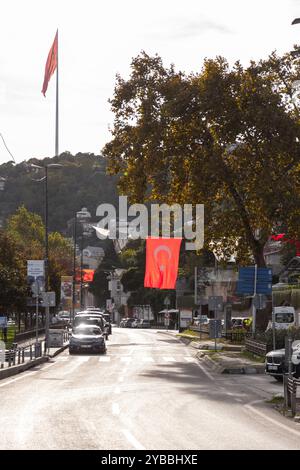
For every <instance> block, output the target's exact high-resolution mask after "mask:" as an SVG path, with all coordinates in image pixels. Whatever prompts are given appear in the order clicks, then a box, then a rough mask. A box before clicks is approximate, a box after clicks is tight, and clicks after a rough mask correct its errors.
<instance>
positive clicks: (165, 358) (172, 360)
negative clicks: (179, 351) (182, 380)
mask: <svg viewBox="0 0 300 470" xmlns="http://www.w3.org/2000/svg"><path fill="white" fill-rule="evenodd" d="M163 360H164V361H165V362H175V359H174V357H171V356H164V357H163Z"/></svg>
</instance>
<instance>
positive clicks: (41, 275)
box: [27, 259, 45, 293]
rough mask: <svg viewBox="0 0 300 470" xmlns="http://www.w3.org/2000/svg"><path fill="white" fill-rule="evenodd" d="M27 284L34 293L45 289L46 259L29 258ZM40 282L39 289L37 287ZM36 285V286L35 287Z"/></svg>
mask: <svg viewBox="0 0 300 470" xmlns="http://www.w3.org/2000/svg"><path fill="white" fill-rule="evenodd" d="M27 284H28V286H29V287H30V289H31V291H32V292H33V293H36V290H38V291H39V292H42V291H44V290H45V261H44V260H39V259H34V260H27ZM37 284H38V289H37ZM35 286H36V287H35Z"/></svg>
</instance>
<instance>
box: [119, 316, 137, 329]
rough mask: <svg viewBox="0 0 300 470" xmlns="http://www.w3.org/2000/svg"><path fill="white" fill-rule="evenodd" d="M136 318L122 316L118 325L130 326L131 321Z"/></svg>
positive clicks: (122, 326)
mask: <svg viewBox="0 0 300 470" xmlns="http://www.w3.org/2000/svg"><path fill="white" fill-rule="evenodd" d="M135 320H136V318H122V320H121V322H120V327H121V328H131V327H132V324H133V322H134V321H135Z"/></svg>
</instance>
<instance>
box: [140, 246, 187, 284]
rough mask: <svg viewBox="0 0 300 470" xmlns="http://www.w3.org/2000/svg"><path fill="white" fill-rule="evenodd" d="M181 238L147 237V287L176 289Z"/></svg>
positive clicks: (145, 279) (145, 281)
mask: <svg viewBox="0 0 300 470" xmlns="http://www.w3.org/2000/svg"><path fill="white" fill-rule="evenodd" d="M181 240H182V239H181V238H147V240H146V272H145V278H144V286H145V287H155V288H158V289H175V286H176V280H177V273H178V263H179V252H180V245H181Z"/></svg>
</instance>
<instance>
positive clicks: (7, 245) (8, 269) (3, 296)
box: [0, 230, 26, 314]
mask: <svg viewBox="0 0 300 470" xmlns="http://www.w3.org/2000/svg"><path fill="white" fill-rule="evenodd" d="M25 298H26V270H25V263H24V258H23V254H22V251H21V250H19V249H18V246H17V244H16V242H15V241H14V240H13V239H12V238H11V237H10V235H9V234H8V233H6V232H4V231H3V230H2V231H1V232H0V311H1V313H4V314H5V313H7V312H11V311H13V310H14V309H15V308H22V307H24V305H25Z"/></svg>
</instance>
